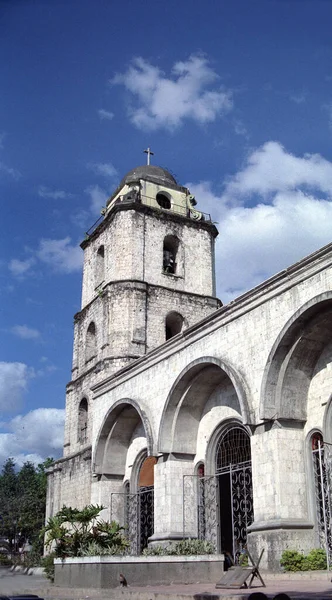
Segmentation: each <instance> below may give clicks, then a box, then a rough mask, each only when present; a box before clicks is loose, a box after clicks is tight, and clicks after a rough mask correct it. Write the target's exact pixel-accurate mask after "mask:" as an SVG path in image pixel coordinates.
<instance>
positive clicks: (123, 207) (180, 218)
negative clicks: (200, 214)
mask: <svg viewBox="0 0 332 600" xmlns="http://www.w3.org/2000/svg"><path fill="white" fill-rule="evenodd" d="M127 210H134V211H136V212H138V213H142V214H147V215H151V216H153V217H154V218H160V219H164V220H166V221H177V222H178V223H181V224H183V223H184V222H185V224H186V225H188V227H193V228H194V229H206V231H209V232H210V233H211V235H212V236H213V237H214V238H216V237H217V236H218V229H217V228H216V226H215V225H214V224H213V223H212V222H211V221H195V220H194V219H191V218H190V217H186V216H184V215H180V214H178V213H176V212H171V211H170V212H166V211H165V210H162V209H157V208H153V207H151V206H147V205H146V204H141V203H139V202H126V203H119V204H115V205H114V207H113V208H112V210H111V211H110V212H109V213H108V214H107V215H106V217H105V219H104V220H103V221H102V222H101V223H100V224H99V225H98V226H97V227H96V229H95V230H94V231H93V232H92V233H91V234H89V235H88V236H87V239H85V240H83V241H82V242H81V244H80V246H81V248H82V249H83V250H85V248H86V247H87V246H88V245H89V244H90V242H91V240H93V239H95V238H97V237H98V236H99V235H100V233H101V232H102V231H104V230H105V229H106V228H107V227H108V225H109V224H110V223H111V221H112V220H113V219H114V217H115V215H116V214H117V213H118V212H123V211H127Z"/></svg>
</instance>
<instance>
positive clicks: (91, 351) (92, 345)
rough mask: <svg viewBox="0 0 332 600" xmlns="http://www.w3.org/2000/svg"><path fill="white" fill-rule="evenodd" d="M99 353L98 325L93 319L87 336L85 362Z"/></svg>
mask: <svg viewBox="0 0 332 600" xmlns="http://www.w3.org/2000/svg"><path fill="white" fill-rule="evenodd" d="M96 354H97V342H96V326H95V324H94V322H93V321H91V323H90V325H89V327H88V330H87V332H86V338H85V362H87V361H88V360H91V358H93V357H94V356H96Z"/></svg>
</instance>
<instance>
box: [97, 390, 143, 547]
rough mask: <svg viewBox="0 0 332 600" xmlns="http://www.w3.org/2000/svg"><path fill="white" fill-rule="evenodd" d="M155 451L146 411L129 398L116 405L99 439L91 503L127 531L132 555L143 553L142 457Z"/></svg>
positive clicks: (105, 422)
mask: <svg viewBox="0 0 332 600" xmlns="http://www.w3.org/2000/svg"><path fill="white" fill-rule="evenodd" d="M152 449H153V439H152V433H151V428H150V424H149V420H148V418H147V416H146V414H145V413H144V411H142V410H141V408H140V407H139V406H138V404H137V403H136V402H135V401H134V400H131V399H128V398H125V399H122V400H119V401H118V402H116V403H115V404H114V405H113V406H112V407H111V409H110V410H109V411H108V413H107V415H106V416H105V418H104V422H103V424H102V426H101V428H100V431H99V435H98V438H97V444H96V448H95V452H94V460H93V493H92V501H94V498H96V499H98V500H96V501H98V503H99V504H103V506H106V507H109V515H103V517H104V518H109V520H115V521H117V522H119V523H120V525H122V526H124V527H125V528H126V531H127V535H128V537H129V540H130V545H131V552H132V553H133V554H138V553H139V551H140V503H139V501H138V500H139V497H138V490H137V483H138V480H139V470H140V467H141V462H142V460H141V457H142V456H143V455H144V457H146V456H149V457H150V456H151V454H152ZM133 479H135V483H133ZM129 480H131V485H130V486H128V481H129ZM136 480H137V482H136Z"/></svg>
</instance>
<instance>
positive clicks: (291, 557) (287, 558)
mask: <svg viewBox="0 0 332 600" xmlns="http://www.w3.org/2000/svg"><path fill="white" fill-rule="evenodd" d="M304 561H305V559H304V554H301V553H300V552H298V551H297V550H284V551H283V553H282V556H281V561H280V564H281V566H282V567H283V568H284V569H285V571H304V570H305V569H304V568H303V567H304Z"/></svg>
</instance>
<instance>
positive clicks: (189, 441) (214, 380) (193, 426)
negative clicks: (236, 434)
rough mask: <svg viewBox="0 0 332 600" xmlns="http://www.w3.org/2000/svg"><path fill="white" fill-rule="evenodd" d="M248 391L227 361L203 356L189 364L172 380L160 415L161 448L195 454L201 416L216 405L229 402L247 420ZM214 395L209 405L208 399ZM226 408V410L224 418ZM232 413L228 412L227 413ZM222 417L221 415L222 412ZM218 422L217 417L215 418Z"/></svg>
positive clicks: (243, 419)
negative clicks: (173, 381) (172, 382)
mask: <svg viewBox="0 0 332 600" xmlns="http://www.w3.org/2000/svg"><path fill="white" fill-rule="evenodd" d="M247 397H248V394H247V392H246V388H245V384H244V381H243V380H242V378H241V377H240V376H239V374H237V373H235V371H234V369H233V368H232V367H230V365H228V364H226V363H225V362H223V361H221V360H219V359H217V358H214V357H202V358H200V359H197V360H195V361H193V362H192V363H191V364H190V365H188V366H187V367H186V368H185V369H184V370H183V371H182V373H181V374H180V375H179V377H178V378H177V379H176V381H175V383H174V384H173V386H172V388H171V390H170V393H169V395H168V398H167V400H166V403H165V408H164V411H163V414H162V418H161V424H160V429H159V436H158V451H159V452H162V453H169V452H176V453H182V454H189V455H193V456H195V454H196V451H197V438H198V431H199V427H200V423H201V420H202V418H205V420H206V421H208V420H209V415H208V413H209V412H210V411H212V410H213V408H214V407H215V406H223V405H224V406H225V407H227V406H229V407H231V408H232V410H233V411H234V416H241V417H242V421H243V423H247V421H248V414H249V410H248V400H247ZM211 398H214V399H213V401H212V402H211V400H210V405H209V404H208V402H209V399H211ZM226 414H227V411H226V412H225V413H224V416H223V418H225V415H226ZM227 416H229V414H227ZM220 418H222V415H220ZM214 426H215V421H214Z"/></svg>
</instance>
